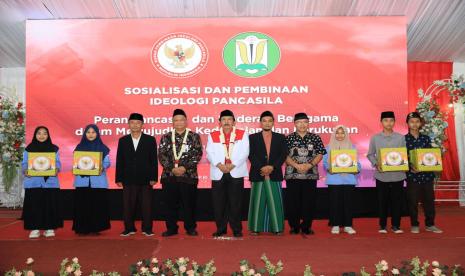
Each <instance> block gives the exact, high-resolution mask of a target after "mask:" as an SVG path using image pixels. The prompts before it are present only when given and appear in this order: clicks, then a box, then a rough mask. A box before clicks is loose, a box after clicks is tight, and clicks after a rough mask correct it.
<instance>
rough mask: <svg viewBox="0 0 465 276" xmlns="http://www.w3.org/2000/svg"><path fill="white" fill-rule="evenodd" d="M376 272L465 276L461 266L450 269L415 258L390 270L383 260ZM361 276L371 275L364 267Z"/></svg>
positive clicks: (380, 275)
mask: <svg viewBox="0 0 465 276" xmlns="http://www.w3.org/2000/svg"><path fill="white" fill-rule="evenodd" d="M375 268H376V272H375V274H374V275H375V276H391V275H392V276H393V275H402V276H406V275H413V276H427V275H433V276H448V275H450V276H463V275H465V270H464V269H463V268H462V267H461V266H460V265H455V266H453V267H449V266H447V265H441V264H439V262H438V261H433V262H431V264H430V263H429V262H428V261H424V262H423V263H422V262H421V261H420V258H418V257H415V258H413V259H412V260H411V261H403V262H402V265H401V266H400V267H395V266H393V267H392V268H391V269H390V268H389V264H388V263H387V262H386V261H385V260H382V261H380V262H379V263H377V264H375ZM360 275H361V276H369V275H370V274H369V273H368V272H366V270H365V268H364V267H363V268H362V269H361V270H360Z"/></svg>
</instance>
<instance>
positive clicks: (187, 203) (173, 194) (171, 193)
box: [162, 179, 197, 232]
mask: <svg viewBox="0 0 465 276" xmlns="http://www.w3.org/2000/svg"><path fill="white" fill-rule="evenodd" d="M162 187H163V195H164V201H165V205H166V207H167V210H166V228H167V229H168V231H170V232H177V231H178V223H177V221H178V213H179V210H180V209H181V211H182V217H183V218H184V229H186V230H187V231H192V230H195V228H196V227H197V224H196V222H195V203H196V201H197V185H196V184H192V183H184V182H178V181H176V180H175V179H167V180H164V181H163V184H162Z"/></svg>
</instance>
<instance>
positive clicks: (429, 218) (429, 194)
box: [407, 181, 436, 226]
mask: <svg viewBox="0 0 465 276" xmlns="http://www.w3.org/2000/svg"><path fill="white" fill-rule="evenodd" d="M407 195H408V202H409V213H410V223H411V225H412V226H419V225H420V223H419V222H418V203H419V202H421V204H422V206H423V211H424V213H425V225H426V226H434V217H435V216H436V210H435V208H434V184H433V182H426V183H417V182H413V181H407Z"/></svg>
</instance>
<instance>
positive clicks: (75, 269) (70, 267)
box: [59, 257, 82, 276]
mask: <svg viewBox="0 0 465 276" xmlns="http://www.w3.org/2000/svg"><path fill="white" fill-rule="evenodd" d="M59 275H60V276H68V275H75V276H81V275H82V271H81V265H80V264H79V259H78V258H76V257H74V258H73V259H72V260H71V261H70V260H68V258H65V259H63V261H61V265H60V272H59Z"/></svg>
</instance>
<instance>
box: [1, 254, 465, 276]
mask: <svg viewBox="0 0 465 276" xmlns="http://www.w3.org/2000/svg"><path fill="white" fill-rule="evenodd" d="M261 260H262V261H263V263H264V264H265V267H262V268H257V266H255V265H253V264H250V263H249V262H248V261H247V260H242V261H241V262H240V271H236V272H233V273H232V274H231V275H233V276H262V275H269V276H273V275H278V274H280V273H281V272H282V271H283V269H284V266H283V263H282V262H281V261H278V262H277V263H276V264H273V263H272V262H270V261H269V260H268V258H267V257H266V255H265V254H263V255H262V257H261ZM33 263H34V260H33V259H32V258H28V259H27V260H26V265H27V267H26V268H24V269H22V270H16V269H15V268H12V269H11V270H9V271H7V272H5V274H4V275H5V276H39V275H42V274H40V273H38V272H34V271H33V270H32V265H33ZM374 267H375V272H374V274H373V275H375V276H397V275H399V276H427V275H432V276H465V270H464V269H463V268H462V267H461V266H460V265H454V266H447V265H443V264H440V263H439V262H438V261H433V262H431V264H430V263H429V262H428V261H424V262H421V261H420V258H418V257H415V258H412V260H410V261H403V262H402V263H401V265H400V266H398V267H397V266H392V267H389V264H388V262H387V261H385V260H382V261H380V262H378V263H377V264H375V265H374ZM129 273H130V275H132V276H152V275H157V276H213V275H215V273H216V267H215V265H214V262H213V260H211V261H209V262H208V263H206V264H204V265H199V264H198V263H196V262H195V261H192V262H191V261H190V260H189V258H186V257H181V258H178V259H175V260H171V259H167V260H165V261H163V262H162V261H158V259H157V258H151V259H145V260H141V261H138V262H137V263H135V264H132V265H131V266H130V267H129ZM58 274H59V275H60V276H68V275H69V276H80V275H83V272H82V270H81V265H80V264H79V260H78V258H76V257H75V258H73V259H71V260H69V259H67V258H66V259H64V260H63V261H62V262H61V266H60V271H59V272H58ZM303 275H304V276H314V275H315V274H314V273H313V272H312V268H311V267H310V265H306V266H305V270H304V272H303ZM342 275H343V276H356V275H360V276H370V275H371V274H370V273H369V272H368V271H367V270H366V269H365V267H362V268H361V270H360V274H357V273H355V272H345V273H342ZM89 276H121V274H120V273H118V272H108V273H104V272H99V271H97V270H93V271H92V273H91V274H89Z"/></svg>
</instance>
